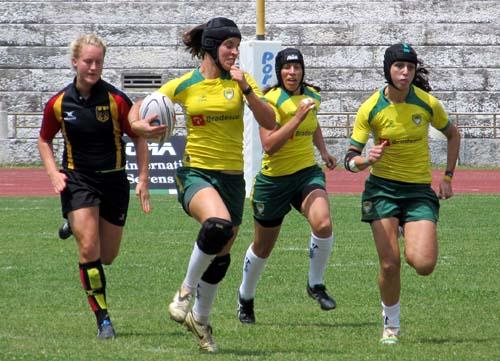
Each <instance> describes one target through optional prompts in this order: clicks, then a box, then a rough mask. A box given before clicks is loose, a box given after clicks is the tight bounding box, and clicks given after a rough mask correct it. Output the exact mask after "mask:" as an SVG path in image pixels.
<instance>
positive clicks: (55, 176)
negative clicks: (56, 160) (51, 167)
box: [49, 171, 68, 194]
mask: <svg viewBox="0 0 500 361" xmlns="http://www.w3.org/2000/svg"><path fill="white" fill-rule="evenodd" d="M49 178H50V182H51V183H52V187H54V192H56V193H57V194H61V192H62V191H63V190H64V188H66V179H68V177H67V176H66V174H64V173H62V172H59V171H57V172H54V173H52V174H49Z"/></svg>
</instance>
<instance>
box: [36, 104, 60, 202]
mask: <svg viewBox="0 0 500 361" xmlns="http://www.w3.org/2000/svg"><path fill="white" fill-rule="evenodd" d="M54 99H55V98H52V100H51V101H50V102H49V103H48V104H47V105H46V106H45V109H44V110H43V119H42V126H41V127H40V134H39V136H38V141H37V145H38V152H39V153H40V158H41V159H42V162H43V165H44V166H45V171H46V172H47V175H48V176H49V179H50V182H51V184H52V187H54V191H55V192H56V193H61V192H62V191H63V190H64V188H66V178H67V177H66V174H64V173H61V172H60V171H59V168H58V166H57V164H56V160H55V158H54V149H53V146H52V141H53V139H54V137H55V135H56V134H57V133H58V132H59V130H60V129H61V125H60V123H59V122H58V121H57V119H56V117H55V114H54V111H53V102H54Z"/></svg>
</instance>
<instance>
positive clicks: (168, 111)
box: [139, 91, 175, 143]
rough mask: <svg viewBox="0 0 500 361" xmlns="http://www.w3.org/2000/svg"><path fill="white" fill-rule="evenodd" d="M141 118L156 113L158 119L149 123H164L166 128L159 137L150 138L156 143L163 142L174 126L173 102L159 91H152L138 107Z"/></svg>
mask: <svg viewBox="0 0 500 361" xmlns="http://www.w3.org/2000/svg"><path fill="white" fill-rule="evenodd" d="M139 113H140V116H141V119H144V118H147V117H149V116H151V115H154V114H158V119H155V120H154V121H152V122H151V125H166V126H167V130H166V131H165V133H164V134H163V135H161V136H160V137H159V138H154V139H153V138H152V139H151V140H153V141H155V142H157V143H163V142H164V141H165V140H167V139H168V138H169V137H170V136H171V135H172V132H173V129H174V127H175V107H174V103H172V101H171V100H170V98H169V97H167V96H165V95H163V94H162V93H160V92H157V91H155V92H153V93H151V94H149V95H148V96H147V97H146V98H144V100H143V101H142V104H141V107H140V109H139Z"/></svg>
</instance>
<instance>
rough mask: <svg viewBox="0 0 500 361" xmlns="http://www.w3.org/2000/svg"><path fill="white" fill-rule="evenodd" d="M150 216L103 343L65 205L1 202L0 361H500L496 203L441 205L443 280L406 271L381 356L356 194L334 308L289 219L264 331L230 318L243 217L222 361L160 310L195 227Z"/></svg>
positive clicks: (367, 245)
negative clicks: (320, 298)
mask: <svg viewBox="0 0 500 361" xmlns="http://www.w3.org/2000/svg"><path fill="white" fill-rule="evenodd" d="M153 202H154V207H155V209H154V213H153V214H151V215H149V216H144V215H142V214H141V213H140V212H139V211H138V208H139V207H138V204H137V202H136V200H135V197H134V199H133V202H132V203H131V207H130V213H129V219H128V224H127V228H126V232H125V236H124V239H123V244H122V251H121V255H120V256H119V257H118V258H117V260H116V261H115V263H114V264H113V266H111V267H108V268H107V269H106V272H107V279H108V303H109V307H110V312H111V317H112V319H113V322H114V324H115V327H116V329H117V333H118V337H117V338H116V339H115V340H113V341H98V340H96V339H95V321H94V317H93V315H92V314H91V312H90V311H89V306H88V304H87V302H86V299H85V297H84V293H83V290H82V289H81V285H80V281H79V276H78V268H77V252H76V247H75V245H74V242H73V240H72V239H70V240H67V241H61V240H59V239H57V238H56V231H57V228H58V226H59V223H60V211H59V199H58V198H56V197H51V198H0V214H1V217H0V315H1V319H0V360H200V359H201V360H205V359H207V360H208V359H213V360H384V359H386V360H391V361H392V360H443V361H444V360H450V361H451V360H453V361H456V360H464V361H465V360H467V361H470V360H500V266H499V265H500V242H499V240H500V236H499V235H500V206H499V197H498V195H497V196H492V195H491V196H489V195H474V196H472V195H470V196H468V195H459V196H456V197H455V198H453V199H451V200H449V201H446V202H443V203H442V208H441V222H440V224H439V238H440V258H439V263H438V266H437V268H436V271H435V272H434V273H433V275H431V276H429V277H419V276H417V275H416V274H415V272H414V271H413V270H412V269H411V268H410V267H408V266H407V265H406V264H405V266H404V267H403V268H402V299H401V302H402V330H403V336H404V337H403V339H402V343H401V344H400V345H397V346H393V347H390V346H381V345H379V343H378V340H379V337H380V333H381V317H380V305H379V295H378V290H377V287H376V274H377V270H378V262H377V258H376V254H375V249H374V246H373V241H372V239H371V234H370V231H369V227H368V226H367V225H365V224H362V223H361V222H360V221H359V196H357V195H353V196H350V195H346V196H334V197H332V198H331V203H332V209H333V214H334V221H335V233H336V245H335V247H334V252H333V257H332V260H331V264H330V266H329V269H328V272H327V278H326V280H327V286H328V287H329V290H330V291H331V292H332V293H333V294H334V295H335V297H336V299H337V302H338V308H337V310H335V311H331V312H324V311H321V310H320V309H319V306H318V305H317V304H315V303H314V302H313V301H312V300H311V299H309V298H308V297H307V294H306V292H305V284H306V278H307V269H308V258H307V239H308V236H309V230H308V227H307V226H306V223H305V221H304V220H303V219H302V218H301V217H300V216H299V215H297V214H296V213H292V214H291V215H290V216H289V217H288V218H287V219H286V220H285V224H284V226H283V231H282V234H281V237H280V241H279V243H278V244H277V246H276V249H275V251H274V253H273V255H272V257H271V259H270V261H269V263H268V266H267V268H266V271H265V272H264V274H263V277H262V279H261V282H260V284H259V288H258V290H257V298H256V306H255V307H256V316H257V324H255V325H251V326H248V325H242V324H240V323H239V321H238V320H237V318H236V313H235V310H236V290H237V287H238V285H239V282H240V279H241V263H242V257H243V254H244V252H245V250H246V248H247V246H248V244H249V242H250V241H251V237H252V223H251V217H250V215H251V213H250V210H249V208H247V209H246V210H245V212H246V213H245V218H244V223H243V225H242V229H241V232H240V235H239V238H238V241H237V243H236V245H235V247H234V249H233V253H232V265H231V268H230V269H229V272H228V274H227V277H226V279H225V281H224V282H223V284H222V285H221V287H220V289H219V294H218V297H217V301H216V305H215V309H214V313H213V317H212V324H213V326H214V336H215V339H216V341H217V343H218V346H219V350H220V351H219V353H218V354H217V355H203V354H200V353H199V351H198V347H197V343H196V342H195V340H194V338H193V337H192V335H190V334H188V333H187V332H186V331H185V330H184V329H183V328H182V327H181V326H179V325H178V324H176V323H174V322H173V321H170V320H169V319H168V316H167V310H166V306H167V304H168V302H169V301H170V298H171V297H172V295H173V294H174V292H175V290H176V288H177V287H178V286H179V284H180V283H181V281H182V279H183V277H184V272H185V269H186V264H187V261H188V257H189V254H190V252H191V249H192V245H193V240H194V237H195V234H196V233H197V229H198V227H197V225H196V223H195V222H194V221H193V220H192V219H190V218H188V217H186V216H185V215H184V213H183V212H182V210H181V208H180V206H179V205H178V203H177V202H176V201H175V198H174V197H172V196H158V195H155V196H154V198H153Z"/></svg>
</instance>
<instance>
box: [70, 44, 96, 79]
mask: <svg viewBox="0 0 500 361" xmlns="http://www.w3.org/2000/svg"><path fill="white" fill-rule="evenodd" d="M71 62H72V64H73V68H74V69H75V70H76V79H77V84H79V85H81V86H83V87H85V88H90V87H92V86H93V85H94V84H95V83H97V81H98V80H99V79H100V78H101V74H102V68H103V65H104V49H103V48H101V47H100V46H95V45H84V46H82V49H81V51H80V56H79V57H78V58H73V59H72V60H71Z"/></svg>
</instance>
